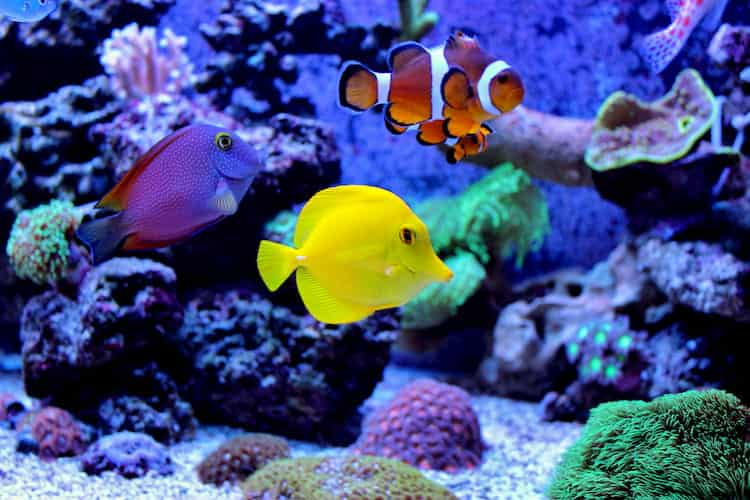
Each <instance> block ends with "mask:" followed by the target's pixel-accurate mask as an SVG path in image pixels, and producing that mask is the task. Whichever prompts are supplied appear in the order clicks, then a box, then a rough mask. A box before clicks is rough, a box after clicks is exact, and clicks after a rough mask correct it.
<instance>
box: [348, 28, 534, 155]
mask: <svg viewBox="0 0 750 500" xmlns="http://www.w3.org/2000/svg"><path fill="white" fill-rule="evenodd" d="M388 64H389V67H390V70H391V72H390V73H376V72H374V71H372V70H371V69H369V68H367V67H366V66H364V65H362V64H360V63H357V62H353V61H350V62H347V63H346V64H345V65H344V66H343V68H342V70H341V76H340V78H339V105H340V106H341V107H343V108H346V109H349V110H351V111H354V112H362V111H365V110H367V109H370V108H371V107H373V106H375V105H376V104H385V105H386V106H385V123H386V128H387V129H388V130H390V131H391V132H392V133H394V134H402V133H404V132H406V131H407V130H411V129H416V130H417V140H418V141H419V142H420V143H422V144H425V145H434V144H443V143H446V144H449V145H450V146H451V148H450V149H449V151H448V161H449V162H450V163H455V162H457V161H459V160H461V159H462V158H464V157H465V156H470V155H473V154H478V153H481V152H482V151H484V150H485V149H486V146H487V135H489V134H491V133H492V129H490V127H489V126H487V125H486V124H485V122H486V121H488V120H491V119H493V118H497V117H498V116H500V115H502V114H503V113H507V112H509V111H511V110H512V109H513V108H515V107H516V106H518V105H519V104H520V103H521V101H522V100H523V96H524V88H523V83H522V81H521V77H520V76H519V75H518V73H517V72H516V71H515V70H513V69H512V68H511V67H510V65H508V64H507V63H506V62H505V61H501V60H499V59H495V58H493V57H491V56H490V55H488V54H487V53H486V52H484V50H482V48H481V47H480V46H479V43H478V42H477V40H476V39H475V38H473V37H471V36H468V35H466V34H464V33H462V32H460V31H459V32H456V33H454V34H453V35H451V36H450V37H449V38H448V41H447V42H446V43H445V44H444V45H441V46H439V47H436V48H433V49H427V48H426V47H424V46H423V45H421V44H419V43H416V42H405V43H402V44H399V45H397V46H395V47H393V48H392V49H391V51H390V53H389V54H388Z"/></svg>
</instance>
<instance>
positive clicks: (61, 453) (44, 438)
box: [31, 406, 86, 462]
mask: <svg viewBox="0 0 750 500" xmlns="http://www.w3.org/2000/svg"><path fill="white" fill-rule="evenodd" d="M31 435H32V437H33V438H34V439H35V440H36V441H37V443H39V458H41V459H42V460H44V461H45V462H49V461H51V460H54V459H55V458H58V457H70V456H76V455H80V454H81V453H83V451H84V450H85V449H86V444H85V440H84V437H83V432H82V430H81V427H80V426H79V425H78V423H77V422H76V421H75V420H74V419H73V416H72V415H71V414H70V413H68V412H67V411H65V410H63V409H62V408H56V407H54V406H48V407H47V408H43V409H42V410H40V411H39V412H37V413H35V414H34V415H33V417H31Z"/></svg>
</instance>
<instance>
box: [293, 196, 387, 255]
mask: <svg viewBox="0 0 750 500" xmlns="http://www.w3.org/2000/svg"><path fill="white" fill-rule="evenodd" d="M388 196H395V195H394V194H393V193H390V192H389V191H386V190H385V189H380V188H376V187H372V186H360V185H356V184H355V185H346V186H335V187H331V188H326V189H323V190H322V191H318V193H316V194H315V196H313V197H312V198H310V201H308V202H307V204H305V206H304V207H302V211H300V213H299V217H298V218H297V227H296V228H295V230H294V246H295V247H297V248H298V249H299V248H302V246H303V245H304V244H305V242H306V241H307V239H308V238H309V237H310V234H311V233H312V231H313V229H315V227H316V226H317V225H318V224H319V223H320V221H321V220H322V219H324V218H326V217H328V216H330V215H332V214H333V213H334V212H335V211H337V210H341V209H342V208H351V206H352V205H356V204H361V203H367V204H374V203H380V202H382V201H383V200H386V199H388Z"/></svg>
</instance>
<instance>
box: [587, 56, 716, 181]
mask: <svg viewBox="0 0 750 500" xmlns="http://www.w3.org/2000/svg"><path fill="white" fill-rule="evenodd" d="M718 113H719V105H718V103H717V100H716V98H715V97H714V95H713V93H712V92H711V89H709V88H708V86H707V85H706V83H705V82H704V81H703V79H702V78H701V76H700V74H698V72H697V71H695V70H693V69H686V70H683V71H682V72H681V73H680V74H679V75H678V76H677V79H676V80H675V83H674V85H673V86H672V89H671V90H670V91H669V92H668V93H667V94H666V95H665V96H664V97H662V98H661V99H659V100H657V101H654V102H651V103H645V102H643V101H641V100H640V99H638V98H637V97H635V96H633V95H630V94H627V93H625V92H622V91H618V92H615V93H614V94H612V95H611V96H610V97H609V98H608V99H607V100H606V101H605V102H604V104H602V106H601V108H600V109H599V113H598V115H597V117H596V121H595V123H594V130H593V134H592V136H591V142H590V143H589V146H588V147H587V148H586V154H585V160H586V163H587V164H588V165H589V167H591V168H592V169H594V170H597V171H600V172H601V171H605V170H611V169H615V168H620V167H624V166H627V165H631V164H633V163H637V162H650V163H669V162H672V161H675V160H677V159H679V158H682V157H683V156H685V155H686V154H687V153H688V152H689V151H690V150H691V149H692V147H693V145H694V144H695V143H696V142H697V141H698V139H700V138H701V137H702V136H703V135H704V134H706V132H707V131H708V130H709V129H710V128H711V125H712V124H713V122H714V121H715V119H716V117H717V115H718Z"/></svg>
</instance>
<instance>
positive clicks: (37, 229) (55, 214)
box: [5, 200, 81, 285]
mask: <svg viewBox="0 0 750 500" xmlns="http://www.w3.org/2000/svg"><path fill="white" fill-rule="evenodd" d="M80 222H81V213H80V211H79V210H78V209H76V207H74V206H73V204H72V203H70V202H69V201H59V200H54V201H52V202H50V203H49V204H48V205H41V206H39V207H37V208H34V209H33V210H24V211H22V212H21V213H19V214H18V217H16V221H15V223H14V224H13V229H12V230H11V232H10V238H9V239H8V244H7V246H6V249H5V251H6V253H7V254H8V257H9V259H10V264H11V266H12V267H13V270H14V272H15V273H16V275H17V276H18V277H19V278H25V279H30V280H31V281H33V282H34V283H37V284H39V285H43V284H52V283H54V282H56V281H58V280H59V279H61V278H62V277H63V276H64V274H65V271H66V270H67V269H68V257H69V255H70V243H69V242H70V238H71V237H73V234H74V232H75V230H76V228H77V227H78V225H79V224H80Z"/></svg>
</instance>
